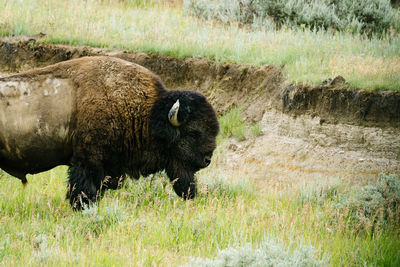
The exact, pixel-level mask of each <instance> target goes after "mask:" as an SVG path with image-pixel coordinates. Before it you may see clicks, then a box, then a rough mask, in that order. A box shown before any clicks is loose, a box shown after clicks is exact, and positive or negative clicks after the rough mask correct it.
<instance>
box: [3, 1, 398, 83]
mask: <svg viewBox="0 0 400 267" xmlns="http://www.w3.org/2000/svg"><path fill="white" fill-rule="evenodd" d="M130 2H132V1H122V2H121V1H94V0H88V1H78V0H72V1H55V0H46V1H38V0H31V1H5V0H0V35H2V36H7V35H9V34H14V35H19V34H27V35H29V34H36V33H38V32H45V33H47V34H48V37H47V39H45V42H48V43H65V44H71V45H90V46H95V47H106V48H110V49H113V48H119V49H127V50H131V51H143V52H149V53H157V54H164V55H170V56H174V57H178V58H185V57H209V58H212V59H215V60H216V61H218V62H243V63H249V64H252V65H256V66H259V65H262V64H275V65H278V66H284V67H285V71H286V73H287V76H288V79H289V80H290V81H292V82H307V83H311V84H316V83H318V82H321V81H322V80H324V79H326V78H328V77H334V76H336V75H342V76H343V77H344V78H345V79H346V80H347V81H348V82H349V83H350V84H351V86H352V87H359V88H362V89H365V90H380V89H389V90H399V88H400V56H399V54H400V36H399V35H394V36H390V38H389V37H384V38H372V39H364V38H361V37H360V36H355V35H352V34H351V33H346V32H344V33H337V32H336V33H332V32H325V31H318V32H314V31H310V30H307V29H297V30H293V29H285V28H283V29H282V30H279V31H272V30H267V31H263V30H258V29H251V28H248V27H239V26H238V25H234V24H231V25H221V24H219V23H217V22H210V21H202V20H199V19H196V18H194V17H190V16H187V15H185V14H184V13H183V12H182V9H181V7H180V6H179V5H177V6H172V7H166V6H164V5H162V4H154V3H153V4H146V3H147V1H133V2H135V3H133V2H132V3H133V4H131V3H130ZM136 2H140V3H138V4H136ZM149 3H151V1H149Z"/></svg>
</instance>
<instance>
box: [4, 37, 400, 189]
mask: <svg viewBox="0 0 400 267" xmlns="http://www.w3.org/2000/svg"><path fill="white" fill-rule="evenodd" d="M94 55H108V56H114V57H119V58H122V59H125V60H128V61H131V62H135V63H138V64H140V65H143V66H145V67H147V68H149V69H150V70H152V71H153V72H155V73H156V74H158V75H159V76H160V77H161V79H162V80H163V82H164V83H165V85H166V86H167V87H168V88H178V89H189V90H197V91H200V92H202V93H203V94H205V95H206V96H207V97H208V99H209V100H210V102H211V103H212V104H213V105H214V107H215V108H216V110H217V112H218V113H219V114H222V113H224V112H227V111H229V110H230V108H232V107H233V106H238V107H239V108H240V109H242V110H243V115H244V117H245V118H246V119H247V120H249V121H253V122H258V123H259V124H260V125H261V127H262V132H263V134H262V135H261V136H260V137H256V138H250V139H248V140H245V141H243V142H237V141H234V140H231V144H230V145H228V149H227V151H226V155H225V156H226V160H225V165H226V166H225V167H226V169H227V170H237V171H238V172H240V173H244V174H246V175H249V174H250V176H252V177H253V178H254V179H255V180H259V181H262V182H263V183H267V184H270V185H271V186H277V187H281V186H283V185H286V186H290V185H295V184H298V183H304V182H307V181H312V180H319V179H331V178H332V179H347V180H350V179H351V181H359V180H360V179H361V180H366V179H367V180H368V179H373V178H375V177H376V176H377V174H379V173H380V172H400V167H399V166H400V162H399V161H400V93H399V92H392V91H381V92H364V91H361V90H350V88H349V86H348V84H347V83H346V81H345V80H344V79H343V78H342V77H340V76H339V77H336V78H335V79H328V80H326V81H324V82H323V83H321V84H320V85H319V86H316V87H311V86H307V85H302V84H299V85H293V84H289V83H288V82H287V81H286V79H285V76H284V74H283V73H284V70H283V69H281V68H277V67H275V66H272V65H265V66H262V67H253V66H249V65H244V64H229V63H225V64H219V63H216V62H214V61H211V60H208V59H204V58H187V59H184V60H181V59H175V58H170V57H166V56H159V55H151V54H145V53H130V52H127V51H107V50H104V49H94V48H90V47H70V46H65V45H46V44H40V43H32V40H30V39H29V38H28V39H27V40H25V39H23V38H22V39H21V38H20V39H18V40H11V39H8V40H0V71H3V72H19V71H23V70H27V69H31V68H34V67H42V66H46V65H50V64H54V63H57V62H60V61H63V60H68V59H72V58H77V57H82V56H94ZM0 76H1V74H0Z"/></svg>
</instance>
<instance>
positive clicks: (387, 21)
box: [184, 0, 400, 35]
mask: <svg viewBox="0 0 400 267" xmlns="http://www.w3.org/2000/svg"><path fill="white" fill-rule="evenodd" d="M184 9H185V10H186V11H187V12H188V13H189V14H192V15H195V16H197V17H201V18H204V19H216V20H220V21H222V22H224V23H228V22H239V23H242V24H261V25H262V26H267V27H270V23H271V21H273V23H274V25H275V27H276V28H281V27H283V26H284V25H286V26H288V27H297V26H300V27H303V28H304V27H308V28H311V29H335V30H339V31H352V32H354V33H363V34H367V35H372V34H374V33H375V34H382V33H385V32H387V31H389V30H390V29H395V30H397V31H398V30H399V27H400V22H399V21H400V18H399V14H398V13H399V12H396V10H395V9H393V7H392V6H391V5H390V1H389V0H369V1H365V0H199V1H198V0H196V1H194V0H185V1H184Z"/></svg>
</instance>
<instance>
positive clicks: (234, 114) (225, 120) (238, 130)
mask: <svg viewBox="0 0 400 267" xmlns="http://www.w3.org/2000/svg"><path fill="white" fill-rule="evenodd" d="M219 123H220V127H221V134H222V135H223V136H224V137H234V138H235V139H237V140H238V141H242V140H244V139H246V137H245V124H244V122H243V118H242V115H241V112H240V110H239V109H238V108H233V109H232V110H231V111H230V112H228V113H227V114H225V115H223V116H222V117H221V118H220V120H219Z"/></svg>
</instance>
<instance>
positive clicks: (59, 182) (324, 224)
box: [0, 137, 400, 266]
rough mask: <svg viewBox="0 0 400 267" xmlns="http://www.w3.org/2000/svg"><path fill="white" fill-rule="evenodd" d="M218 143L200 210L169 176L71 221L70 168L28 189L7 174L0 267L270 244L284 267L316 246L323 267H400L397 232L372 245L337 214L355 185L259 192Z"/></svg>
mask: <svg viewBox="0 0 400 267" xmlns="http://www.w3.org/2000/svg"><path fill="white" fill-rule="evenodd" d="M218 143H219V144H218V148H217V150H216V151H215V153H214V158H213V162H212V164H211V165H210V167H208V168H206V169H204V170H202V171H201V172H199V173H198V176H197V177H198V181H199V184H200V186H199V195H198V197H197V198H195V200H194V201H186V202H185V201H183V200H181V199H180V198H179V197H177V196H176V194H175V193H174V191H173V189H172V188H171V185H170V183H169V181H168V179H167V178H166V177H165V175H164V174H163V173H161V174H156V175H154V176H153V177H149V178H146V179H144V178H142V179H141V180H139V181H130V180H129V181H127V183H126V184H125V185H124V186H123V188H122V189H120V190H116V191H107V192H106V194H105V196H104V198H103V199H102V200H101V201H100V202H99V203H98V205H97V206H91V207H89V208H88V209H86V210H85V211H83V212H73V211H72V210H71V208H70V207H69V204H68V201H67V200H65V194H66V175H67V168H66V167H65V166H62V167H58V168H55V169H53V170H50V171H48V172H44V173H40V174H37V175H34V176H29V177H28V180H29V183H28V185H27V186H26V187H25V188H24V187H23V186H22V184H21V183H20V181H19V180H17V179H15V178H13V177H10V176H8V175H7V174H5V173H2V174H0V175H1V176H0V214H1V216H0V265H4V266H24V265H26V264H28V265H38V264H41V265H47V266H56V265H61V266H65V265H83V266H109V265H116V266H117V265H131V266H153V265H160V266H179V265H182V264H186V263H188V262H192V261H193V259H194V258H197V257H201V258H209V259H212V258H214V257H216V256H217V255H219V253H220V250H223V249H226V248H236V247H245V246H249V245H250V247H253V248H254V249H256V248H258V247H259V246H262V244H264V242H265V241H266V240H267V241H268V240H271V237H272V240H275V241H276V242H277V244H276V246H277V247H283V248H282V253H283V254H282V255H281V257H283V256H284V255H287V253H291V251H293V253H295V251H297V249H301V248H303V246H304V245H311V246H313V247H314V248H315V250H314V252H313V254H311V256H312V257H313V258H314V259H315V261H318V260H321V259H322V260H323V261H328V263H329V265H332V266H343V265H346V266H359V265H372V266H375V265H376V266H398V265H399V264H400V257H399V251H400V240H399V239H398V238H397V236H398V235H399V233H400V228H399V225H396V224H387V225H383V226H382V227H379V228H378V229H377V230H376V231H375V232H374V234H373V235H372V236H371V234H370V231H369V228H368V227H366V228H365V230H363V229H361V230H360V229H358V230H357V231H355V230H354V227H353V225H354V221H351V220H349V219H348V216H347V215H348V211H349V210H346V208H339V207H338V205H337V204H338V203H339V202H340V199H341V196H342V195H346V194H348V193H349V192H352V191H354V190H358V188H360V186H361V185H359V186H357V182H356V181H351V184H353V187H350V186H349V184H350V182H349V184H347V183H346V182H345V181H339V180H337V181H336V180H335V181H333V182H328V181H325V180H324V179H319V180H318V182H315V183H307V186H305V185H304V184H296V183H292V182H290V180H287V179H281V177H276V179H272V180H271V181H265V182H264V181H258V182H257V181H254V180H253V179H252V173H253V172H254V170H253V169H251V168H254V166H253V167H252V165H249V166H241V168H239V169H231V168H229V167H227V164H226V157H225V155H226V150H227V146H228V145H229V140H228V139H227V138H226V137H224V138H220V139H219V140H218ZM285 181H286V182H285ZM286 183H290V184H286ZM366 225H367V224H366ZM275 241H274V242H275ZM273 245H274V244H273ZM274 246H275V245H274ZM247 249H250V251H251V248H248V247H247ZM230 251H231V254H232V253H233V255H231V256H232V257H239V256H237V255H235V252H234V251H235V250H232V249H231V250H230ZM232 251H233V252H232ZM300 251H302V250H300ZM254 253H255V252H254ZM276 253H278V255H277V256H278V257H279V250H278V252H276V251H275V254H276ZM297 254H298V253H297ZM257 255H258V254H257ZM275 256H276V255H275Z"/></svg>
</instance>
